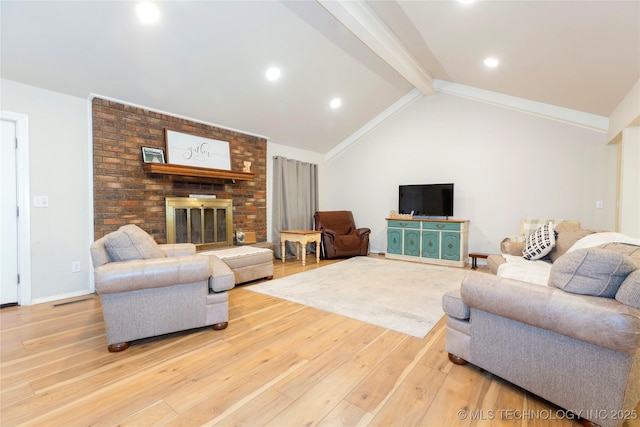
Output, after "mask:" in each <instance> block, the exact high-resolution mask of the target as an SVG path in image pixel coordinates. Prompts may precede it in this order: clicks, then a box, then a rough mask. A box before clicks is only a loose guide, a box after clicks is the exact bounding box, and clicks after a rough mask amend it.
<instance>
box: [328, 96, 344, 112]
mask: <svg viewBox="0 0 640 427" xmlns="http://www.w3.org/2000/svg"><path fill="white" fill-rule="evenodd" d="M340 105H342V100H341V99H340V98H333V99H332V100H331V102H329V107H331V108H333V109H334V110H335V109H336V108H340Z"/></svg>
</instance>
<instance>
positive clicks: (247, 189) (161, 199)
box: [92, 98, 267, 243]
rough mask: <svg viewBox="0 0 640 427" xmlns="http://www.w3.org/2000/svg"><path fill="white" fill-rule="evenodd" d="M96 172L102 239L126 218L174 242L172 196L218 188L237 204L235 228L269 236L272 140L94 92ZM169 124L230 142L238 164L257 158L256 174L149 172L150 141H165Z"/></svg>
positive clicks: (219, 195)
mask: <svg viewBox="0 0 640 427" xmlns="http://www.w3.org/2000/svg"><path fill="white" fill-rule="evenodd" d="M92 120H93V178H94V227H95V235H94V237H95V238H96V239H98V238H100V237H102V236H104V235H105V234H106V233H109V232H111V231H114V230H117V229H118V227H120V226H121V225H125V224H137V225H138V226H140V227H141V228H142V229H144V230H145V231H147V232H148V233H149V234H151V235H152V236H153V237H154V239H155V240H156V241H157V242H158V243H166V242H167V236H166V215H165V199H166V198H167V197H189V195H193V194H197V195H205V196H211V195H215V196H216V198H218V199H231V200H232V203H233V231H234V232H235V231H237V230H241V231H253V232H255V233H256V239H257V241H258V242H265V241H266V239H267V212H266V187H267V183H266V174H267V159H266V157H267V141H266V139H264V138H260V137H257V136H253V135H247V134H243V133H240V132H236V131H232V130H228V129H223V128H218V127H215V126H210V125H206V124H202V123H198V122H193V121H190V120H186V119H182V118H178V117H173V116H170V115H166V114H162V113H158V112H154V111H150V110H146V109H143V108H138V107H133V106H129V105H125V104H121V103H117V102H114V101H110V100H104V99H100V98H94V99H93V101H92ZM165 129H169V130H174V131H177V132H181V133H188V134H191V135H196V136H201V137H205V138H212V139H217V140H222V141H228V142H229V147H230V151H231V170H232V171H241V170H242V168H243V166H244V162H245V161H250V162H251V171H252V172H253V173H254V177H253V179H251V180H248V181H235V182H234V181H233V180H231V179H218V178H202V177H192V176H179V175H164V174H153V173H145V172H144V171H143V170H142V165H143V162H142V147H151V148H161V149H163V150H165V149H166V147H165V136H164V135H165Z"/></svg>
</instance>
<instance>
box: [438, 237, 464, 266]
mask: <svg viewBox="0 0 640 427" xmlns="http://www.w3.org/2000/svg"><path fill="white" fill-rule="evenodd" d="M441 252H442V255H441V256H442V259H446V260H450V261H460V233H456V232H453V231H443V232H442V251H441Z"/></svg>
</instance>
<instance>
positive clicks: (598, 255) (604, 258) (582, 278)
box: [549, 248, 637, 298]
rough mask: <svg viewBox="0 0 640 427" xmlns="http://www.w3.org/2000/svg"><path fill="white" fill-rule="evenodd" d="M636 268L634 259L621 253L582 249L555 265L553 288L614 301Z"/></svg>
mask: <svg viewBox="0 0 640 427" xmlns="http://www.w3.org/2000/svg"><path fill="white" fill-rule="evenodd" d="M636 268H637V265H636V263H635V262H634V260H633V259H632V258H630V257H628V256H626V255H623V254H620V253H616V252H612V251H608V250H606V249H600V248H585V249H578V250H575V251H572V252H569V253H567V254H565V255H564V256H562V257H560V258H558V260H557V261H556V262H555V263H554V264H553V266H552V267H551V274H550V275H549V285H550V286H554V287H556V288H559V289H562V290H564V291H566V292H571V293H574V294H582V295H593V296H598V297H607V298H613V297H615V295H616V292H618V289H619V288H620V285H621V284H622V282H623V281H624V280H625V279H626V278H627V276H628V275H629V273H631V272H632V271H633V270H635V269H636Z"/></svg>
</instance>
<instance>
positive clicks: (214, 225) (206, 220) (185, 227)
mask: <svg viewBox="0 0 640 427" xmlns="http://www.w3.org/2000/svg"><path fill="white" fill-rule="evenodd" d="M166 214H167V243H193V244H194V245H196V247H197V249H198V250H200V249H211V248H216V247H221V246H232V245H233V204H232V201H231V200H229V199H208V198H190V197H167V198H166Z"/></svg>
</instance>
